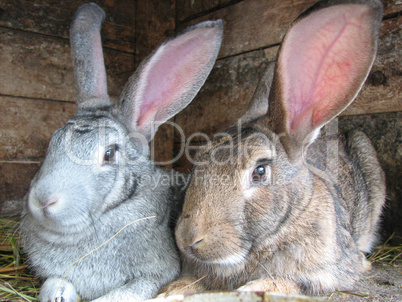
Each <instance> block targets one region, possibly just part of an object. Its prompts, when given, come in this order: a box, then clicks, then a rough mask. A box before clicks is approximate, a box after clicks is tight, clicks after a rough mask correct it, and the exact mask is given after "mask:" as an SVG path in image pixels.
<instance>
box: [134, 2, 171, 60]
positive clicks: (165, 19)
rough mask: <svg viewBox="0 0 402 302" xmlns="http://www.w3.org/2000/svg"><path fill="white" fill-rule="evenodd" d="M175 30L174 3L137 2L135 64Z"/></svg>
mask: <svg viewBox="0 0 402 302" xmlns="http://www.w3.org/2000/svg"><path fill="white" fill-rule="evenodd" d="M174 30H175V1H158V0H148V1H137V20H136V50H135V54H136V64H137V65H138V64H139V63H140V62H141V61H142V60H143V59H144V58H145V57H147V56H148V55H149V54H150V53H151V52H152V51H153V50H154V49H155V48H156V47H157V46H158V45H159V44H161V43H162V42H163V41H164V40H166V39H167V38H169V37H171V36H172V35H173V34H174Z"/></svg>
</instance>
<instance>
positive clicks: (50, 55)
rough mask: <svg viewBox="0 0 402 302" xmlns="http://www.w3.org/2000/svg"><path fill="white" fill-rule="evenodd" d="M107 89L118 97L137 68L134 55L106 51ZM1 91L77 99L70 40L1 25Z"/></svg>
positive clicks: (28, 95)
mask: <svg viewBox="0 0 402 302" xmlns="http://www.w3.org/2000/svg"><path fill="white" fill-rule="evenodd" d="M104 57H105V64H106V72H107V80H108V90H109V94H110V95H111V97H112V98H116V97H117V96H118V95H119V94H120V92H121V90H122V88H123V86H124V84H125V82H126V81H127V79H128V78H129V76H130V75H131V73H132V72H133V71H134V55H133V54H129V53H124V52H120V51H116V50H112V49H105V51H104ZM0 62H1V68H0V94H2V95H12V96H23V97H28V98H41V99H51V100H59V101H70V102H73V101H75V88H74V75H73V68H72V61H71V56H70V45H69V42H68V40H65V39H57V38H53V37H47V36H42V35H36V34H31V33H27V32H23V31H17V30H12V29H5V28H0Z"/></svg>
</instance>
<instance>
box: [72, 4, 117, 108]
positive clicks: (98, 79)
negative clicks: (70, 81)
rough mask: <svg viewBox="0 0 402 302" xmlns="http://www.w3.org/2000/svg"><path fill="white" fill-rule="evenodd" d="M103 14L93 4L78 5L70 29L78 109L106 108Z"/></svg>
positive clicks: (107, 102) (107, 97) (107, 103)
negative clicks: (102, 39)
mask: <svg viewBox="0 0 402 302" xmlns="http://www.w3.org/2000/svg"><path fill="white" fill-rule="evenodd" d="M104 18H105V12H104V11H103V10H102V9H101V8H100V7H99V6H98V5H96V4H95V3H88V4H84V5H82V6H81V7H80V8H79V9H78V11H77V12H76V14H75V17H74V20H73V22H72V24H71V28H70V40H71V54H72V57H73V66H74V76H75V87H76V90H77V104H78V109H81V108H97V107H104V106H109V105H110V101H109V96H108V93H107V83H106V71H105V64H104V61H103V52H102V42H101V37H100V27H101V24H102V22H103V20H104Z"/></svg>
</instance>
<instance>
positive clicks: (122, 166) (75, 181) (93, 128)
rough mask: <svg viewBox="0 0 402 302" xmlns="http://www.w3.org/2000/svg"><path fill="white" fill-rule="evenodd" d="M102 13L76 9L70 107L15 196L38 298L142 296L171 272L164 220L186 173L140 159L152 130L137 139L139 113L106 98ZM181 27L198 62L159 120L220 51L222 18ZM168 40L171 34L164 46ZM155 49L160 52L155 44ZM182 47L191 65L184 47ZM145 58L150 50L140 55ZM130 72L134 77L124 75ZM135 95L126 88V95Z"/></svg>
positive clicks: (173, 252)
mask: <svg viewBox="0 0 402 302" xmlns="http://www.w3.org/2000/svg"><path fill="white" fill-rule="evenodd" d="M103 18H104V13H103V11H102V10H101V9H100V8H99V7H98V6H97V5H96V4H93V3H91V4H86V5H84V6H82V7H81V8H80V9H79V10H78V12H77V14H76V16H75V19H74V21H73V24H72V29H71V33H72V51H73V60H74V69H75V75H76V84H77V92H78V93H77V95H78V100H77V103H78V110H77V113H76V115H75V117H74V118H72V119H71V120H69V121H68V122H67V123H66V125H65V126H63V127H62V128H60V129H58V130H57V131H55V133H54V134H53V136H52V138H51V141H50V145H49V149H48V152H47V155H46V158H45V160H44V162H43V165H42V167H41V169H40V171H39V172H38V173H37V175H36V176H35V177H34V179H33V180H32V183H31V187H30V191H29V194H28V198H27V200H26V202H25V204H24V209H23V213H22V219H21V235H22V238H23V243H24V246H23V248H24V251H25V253H26V254H27V256H28V261H29V265H30V267H31V268H32V269H33V271H34V272H35V274H36V275H37V276H38V277H40V278H42V279H44V280H45V282H44V284H43V286H42V289H41V291H40V294H39V300H40V301H76V300H77V298H78V297H80V298H81V299H83V300H94V299H96V301H138V300H144V299H149V298H152V297H153V296H154V295H155V294H156V293H157V292H158V290H159V288H160V287H162V286H163V285H165V284H167V283H168V282H169V281H172V280H173V279H174V278H175V277H177V275H178V273H179V256H178V252H177V249H176V245H175V243H174V240H173V236H172V229H171V226H172V224H173V223H174V222H175V218H176V217H177V215H178V211H179V210H180V208H181V204H182V201H183V197H184V196H183V195H184V188H185V186H186V182H187V176H186V175H184V174H180V173H177V172H174V171H169V170H164V169H160V168H157V167H155V165H154V163H153V162H152V161H151V160H150V159H149V149H148V139H149V137H150V136H151V135H148V136H147V137H145V136H144V134H143V133H140V132H139V130H137V128H136V123H135V121H134V122H133V118H132V116H133V115H138V114H139V113H138V112H135V113H133V112H131V113H130V112H122V111H121V110H128V107H124V106H123V107H121V106H120V105H121V104H119V105H110V103H109V101H108V96H107V93H106V90H105V89H106V87H105V85H104V84H105V83H106V74H105V73H104V63H103V58H100V57H99V54H101V45H98V44H96V43H95V44H94V43H93V37H94V36H96V37H98V38H96V39H100V37H99V29H100V23H101V21H102V20H103ZM204 29H205V30H204ZM187 33H190V34H191V35H193V36H192V37H193V40H192V43H195V42H197V41H198V40H200V42H199V43H198V44H201V46H200V47H202V49H205V51H204V50H202V51H203V53H204V52H205V55H204V56H203V58H204V59H205V60H204V61H194V64H197V65H196V70H199V74H197V73H194V77H193V78H188V79H184V80H187V81H188V82H190V83H193V84H192V88H191V90H192V93H191V94H187V93H186V92H184V93H185V94H186V95H185V96H184V97H182V95H183V92H181V91H179V93H178V95H179V97H178V98H177V99H175V100H172V104H173V105H172V104H168V105H169V106H175V108H176V110H174V111H172V112H166V113H165V115H162V118H164V119H165V120H166V119H168V118H170V117H171V116H172V115H173V114H175V113H176V112H178V111H179V110H181V109H183V108H184V107H185V106H186V105H187V104H188V103H189V102H190V101H191V99H192V98H193V97H194V95H195V93H196V92H197V91H198V89H199V88H200V87H201V85H202V84H203V83H204V81H205V79H206V77H207V76H208V74H209V71H210V70H211V68H212V65H213V63H214V61H215V60H216V56H217V54H218V51H219V47H220V42H221V38H222V24H221V22H208V23H201V24H200V25H198V26H197V25H196V26H193V27H192V28H191V29H189V30H187V31H185V32H183V33H181V34H179V35H178V36H177V37H176V38H178V39H183V37H184V35H186V34H187ZM205 36H207V38H205ZM205 39H207V40H205ZM91 41H92V42H91ZM99 41H100V40H99ZM172 41H173V44H174V43H175V41H177V40H176V39H171V40H169V41H168V42H166V43H165V44H164V45H167V44H169V43H170V42H172ZM209 42H210V43H209ZM198 44H197V45H198ZM203 45H206V46H205V47H204V46H203ZM211 46H212V47H211ZM171 47H175V46H174V45H173V46H171ZM99 48H100V49H99ZM158 49H159V48H158ZM173 49H174V48H173ZM159 53H160V58H162V59H163V58H164V57H163V55H164V54H163V51H160V52H159ZM161 53H162V54H161ZM188 55H189V58H190V62H191V63H193V61H192V60H191V56H192V55H193V54H192V53H191V52H189V54H188ZM171 57H172V55H170V57H169V58H171ZM86 60H88V62H87V61H86ZM153 60H156V59H155V57H154V56H153V55H151V56H150V57H148V58H147V59H146V62H150V61H151V62H152V61H153ZM178 62H180V58H179V61H178ZM142 66H144V63H143V65H142ZM136 74H137V75H140V74H141V68H140V70H139V71H137V73H136ZM91 76H95V80H94V79H92V78H91ZM141 76H142V75H141ZM147 76H148V75H147ZM138 80H139V79H138V78H136V77H135V76H134V77H132V78H131V79H130V83H132V82H136V81H138ZM151 80H152V79H151ZM99 81H100V82H101V84H99V83H100V82H99ZM169 88H171V89H170V90H174V89H175V87H173V88H172V87H169ZM135 98H136V96H135V94H134V95H130V96H128V97H126V99H125V103H126V104H128V103H132V102H133V101H134V99H135ZM151 105H153V106H155V107H156V108H157V105H155V104H154V103H152V104H151ZM165 105H166V104H165ZM123 117H126V119H124V118H123ZM152 122H160V120H158V119H154V120H153V121H152ZM153 131H156V129H154V130H153ZM153 133H154V132H153ZM152 135H153V134H152ZM113 155H114V156H113ZM115 234H117V235H116V236H115V237H113V236H114V235H115ZM106 242H107V243H106ZM103 244H104V245H103Z"/></svg>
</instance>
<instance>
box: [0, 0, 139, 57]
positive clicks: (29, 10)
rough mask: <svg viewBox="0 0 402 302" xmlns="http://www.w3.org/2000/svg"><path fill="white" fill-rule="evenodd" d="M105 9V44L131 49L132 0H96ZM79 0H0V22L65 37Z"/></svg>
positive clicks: (12, 26) (48, 34)
mask: <svg viewBox="0 0 402 302" xmlns="http://www.w3.org/2000/svg"><path fill="white" fill-rule="evenodd" d="M93 2H95V3H97V4H99V5H100V6H101V7H102V8H103V9H104V10H105V12H106V19H105V22H104V23H103V27H102V36H103V43H104V45H105V46H106V47H109V48H113V49H117V50H122V51H126V52H131V53H134V43H135V27H134V23H135V1H132V0H95V1H93ZM83 3H85V2H84V1H82V0H69V1H58V0H35V1H30V0H13V1H9V0H0V7H1V12H0V26H3V27H8V28H14V29H20V30H23V31H29V32H34V33H40V34H44V35H47V36H53V37H61V38H65V39H68V37H69V28H70V23H71V20H72V18H73V16H74V14H75V11H76V10H77V9H78V7H79V6H80V5H81V4H83Z"/></svg>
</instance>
